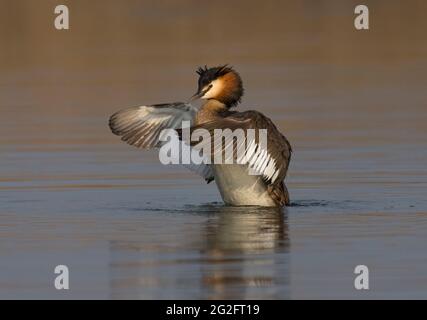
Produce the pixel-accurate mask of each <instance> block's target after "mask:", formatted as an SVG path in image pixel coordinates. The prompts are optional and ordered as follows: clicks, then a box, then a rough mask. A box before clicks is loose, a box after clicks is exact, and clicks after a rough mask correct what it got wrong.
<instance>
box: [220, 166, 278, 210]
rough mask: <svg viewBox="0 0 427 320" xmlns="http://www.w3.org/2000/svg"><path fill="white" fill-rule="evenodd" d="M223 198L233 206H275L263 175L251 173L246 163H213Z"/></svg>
mask: <svg viewBox="0 0 427 320" xmlns="http://www.w3.org/2000/svg"><path fill="white" fill-rule="evenodd" d="M213 172H214V175H215V182H216V184H217V186H218V189H219V192H220V193H221V196H222V199H223V200H224V202H225V203H226V204H228V205H233V206H263V207H275V206H276V203H275V202H274V201H273V199H271V197H270V196H269V194H268V192H267V187H266V185H265V183H264V182H263V181H262V177H261V176H257V175H249V174H248V171H247V168H246V166H245V165H238V164H222V165H213Z"/></svg>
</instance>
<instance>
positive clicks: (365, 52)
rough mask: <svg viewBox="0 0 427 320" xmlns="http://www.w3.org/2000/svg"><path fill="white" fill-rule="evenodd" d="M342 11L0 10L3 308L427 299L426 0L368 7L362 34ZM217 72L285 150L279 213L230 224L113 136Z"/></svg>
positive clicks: (176, 6) (0, 4)
mask: <svg viewBox="0 0 427 320" xmlns="http://www.w3.org/2000/svg"><path fill="white" fill-rule="evenodd" d="M58 4H65V5H67V6H68V8H69V10H70V30H62V31H59V30H56V29H55V28H54V19H55V17H56V15H55V14H54V8H55V6H56V5H58ZM358 4H361V3H360V1H352V0H346V1H342V0H328V1H326V0H316V1H315V0H311V1H310V0H298V1H297V0H287V1H269V0H267V1H262V2H259V1H249V0H244V1H243V0H238V1H225V0H218V1H210V2H208V1H196V0H191V1H190V0H182V1H149V0H123V1H114V0H102V1H101V0H91V1H84V0H72V1H71V0H70V1H65V0H62V1H60V2H58V1H50V0H39V1H33V0H16V1H11V0H0V114H1V117H2V122H1V125H0V216H1V217H0V255H1V258H0V261H1V262H0V297H3V298H10V297H12V298H31V297H42V298H44V297H53V298H73V297H79V298H93V297H96V298H124V297H126V298H281V299H283V298H319V297H320V298H337V297H340V298H395V297H398V298H407V297H415V298H419V297H423V298H426V297H427V274H426V270H427V268H426V264H427V263H426V262H427V256H426V253H425V250H424V248H422V244H423V243H426V240H427V239H426V237H427V235H426V234H425V227H426V226H427V213H426V212H427V210H426V209H427V203H426V197H425V194H426V181H427V168H426V163H427V148H426V147H427V139H426V138H427V137H426V134H427V126H426V121H427V112H426V108H427V95H426V87H427V41H426V35H425V34H426V30H427V20H426V19H425V14H426V12H427V3H426V2H425V1H422V0H409V1H404V2H403V1H397V0H368V1H365V2H363V4H365V5H367V6H368V7H369V11H370V29H369V30H363V31H357V30H356V29H355V28H354V18H355V14H354V8H355V6H356V5H358ZM225 63H229V64H230V65H232V66H234V67H235V68H236V70H238V71H239V72H240V74H241V76H242V78H243V81H244V86H245V89H246V91H245V93H246V94H245V96H244V98H243V102H242V104H241V105H239V106H238V109H239V110H248V109H257V110H259V111H261V112H263V113H264V114H266V115H267V116H269V117H271V118H272V119H273V121H274V122H275V123H276V124H277V125H278V127H279V128H280V130H281V131H282V132H283V133H284V134H285V135H286V136H287V138H288V139H289V140H290V142H291V144H292V145H293V148H294V151H295V153H294V156H293V159H292V163H291V167H290V171H289V176H288V179H287V181H288V189H289V190H290V194H291V200H292V202H293V203H292V206H291V207H290V208H288V209H287V210H285V212H281V213H279V214H277V213H275V212H273V213H271V212H266V213H263V214H261V215H259V214H257V213H258V212H256V211H253V210H249V209H241V210H240V211H239V210H238V212H236V210H237V209H233V210H231V209H230V210H231V212H228V211H227V210H229V209H227V208H224V207H223V206H222V205H221V202H220V197H219V194H218V192H217V190H216V188H215V186H213V185H209V186H205V185H204V183H203V181H201V179H199V178H198V177H197V176H193V175H192V174H191V173H189V172H187V171H186V170H185V169H183V168H180V167H176V166H172V167H164V166H162V165H160V163H159V161H158V157H157V153H156V152H142V151H141V150H137V149H133V148H131V147H129V146H127V145H126V144H124V143H121V142H120V141H119V139H118V138H117V137H115V136H114V135H112V134H111V133H110V131H109V128H108V125H107V123H108V118H109V116H110V115H111V114H112V113H113V112H115V111H117V110H119V109H121V108H124V107H128V106H136V105H143V104H153V103H163V102H173V101H184V100H186V99H188V98H189V97H190V96H191V95H192V94H193V93H194V91H195V90H196V83H197V77H196V74H195V70H196V69H197V68H198V67H199V66H200V65H205V64H206V65H208V66H214V65H219V64H225ZM227 213H229V214H227ZM230 215H231V217H230ZM233 217H234V218H233ZM243 222H244V223H243ZM423 227H424V228H423ZM190 239H191V240H190ZM64 261H65V262H64ZM66 263H68V264H69V265H70V269H71V271H70V273H71V274H74V282H72V284H71V286H72V287H73V288H74V290H71V291H70V292H68V293H66V294H64V293H61V295H59V296H58V293H57V292H56V291H55V290H54V289H52V283H53V280H52V279H53V277H54V275H53V268H54V266H56V265H58V264H66ZM357 264H367V265H368V266H370V267H371V268H372V270H374V273H373V274H374V275H375V277H376V278H375V280H373V281H374V283H375V286H374V287H373V289H372V290H370V291H369V292H368V293H364V294H365V295H363V294H362V293H360V292H357V291H355V290H354V287H353V285H352V283H353V282H352V281H353V280H352V279H353V269H354V266H355V265H357ZM161 267H163V268H164V269H162V268H161ZM73 270H74V273H73ZM319 273H320V274H322V276H319ZM23 274H25V275H26V276H25V277H23V276H22V275H23ZM396 279H399V280H396ZM391 282H393V283H394V284H395V285H397V286H398V288H399V290H400V291H394V289H393V287H392V286H391ZM326 287H328V288H330V290H325V288H326Z"/></svg>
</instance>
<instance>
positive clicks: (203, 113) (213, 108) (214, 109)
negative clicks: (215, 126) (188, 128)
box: [196, 99, 228, 124]
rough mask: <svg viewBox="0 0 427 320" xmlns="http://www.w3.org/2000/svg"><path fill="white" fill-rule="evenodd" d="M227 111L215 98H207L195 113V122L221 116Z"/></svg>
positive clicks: (203, 121)
mask: <svg viewBox="0 0 427 320" xmlns="http://www.w3.org/2000/svg"><path fill="white" fill-rule="evenodd" d="M227 112H228V108H227V106H226V105H225V104H224V103H222V102H220V101H218V100H215V99H210V100H207V101H206V102H205V104H204V105H203V106H202V107H201V108H200V110H199V112H198V113H197V115H196V124H201V123H205V122H209V121H213V120H217V119H218V118H223V117H224V115H225V114H226V113H227Z"/></svg>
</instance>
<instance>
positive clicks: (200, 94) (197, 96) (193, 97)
mask: <svg viewBox="0 0 427 320" xmlns="http://www.w3.org/2000/svg"><path fill="white" fill-rule="evenodd" d="M202 96H203V92H197V93H195V94H194V95H193V96H192V97H191V98H190V100H188V102H193V101H195V100H197V99H200V98H201V97H202Z"/></svg>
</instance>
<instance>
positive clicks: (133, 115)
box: [109, 102, 213, 182]
mask: <svg viewBox="0 0 427 320" xmlns="http://www.w3.org/2000/svg"><path fill="white" fill-rule="evenodd" d="M196 112H197V110H196V109H195V108H194V107H193V106H192V105H191V104H188V103H183V102H175V103H169V104H156V105H152V106H140V107H131V108H126V109H123V110H120V111H118V112H116V113H115V114H113V115H112V116H111V117H110V122H109V125H110V129H111V131H112V132H113V133H114V134H115V135H118V136H120V137H121V138H122V140H123V141H125V142H126V143H128V144H130V145H132V146H135V147H138V148H143V149H153V148H160V147H161V146H162V145H163V144H165V143H166V142H165V141H161V140H160V135H161V133H162V130H164V129H180V128H181V127H182V122H183V121H189V122H190V125H192V124H193V123H194V117H195V115H196ZM187 168H188V169H190V170H192V171H193V172H196V173H198V174H199V175H201V176H202V177H203V178H205V180H207V181H208V182H210V181H212V179H213V172H212V170H211V168H210V166H207V165H205V164H201V165H192V166H191V167H189V166H187Z"/></svg>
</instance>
